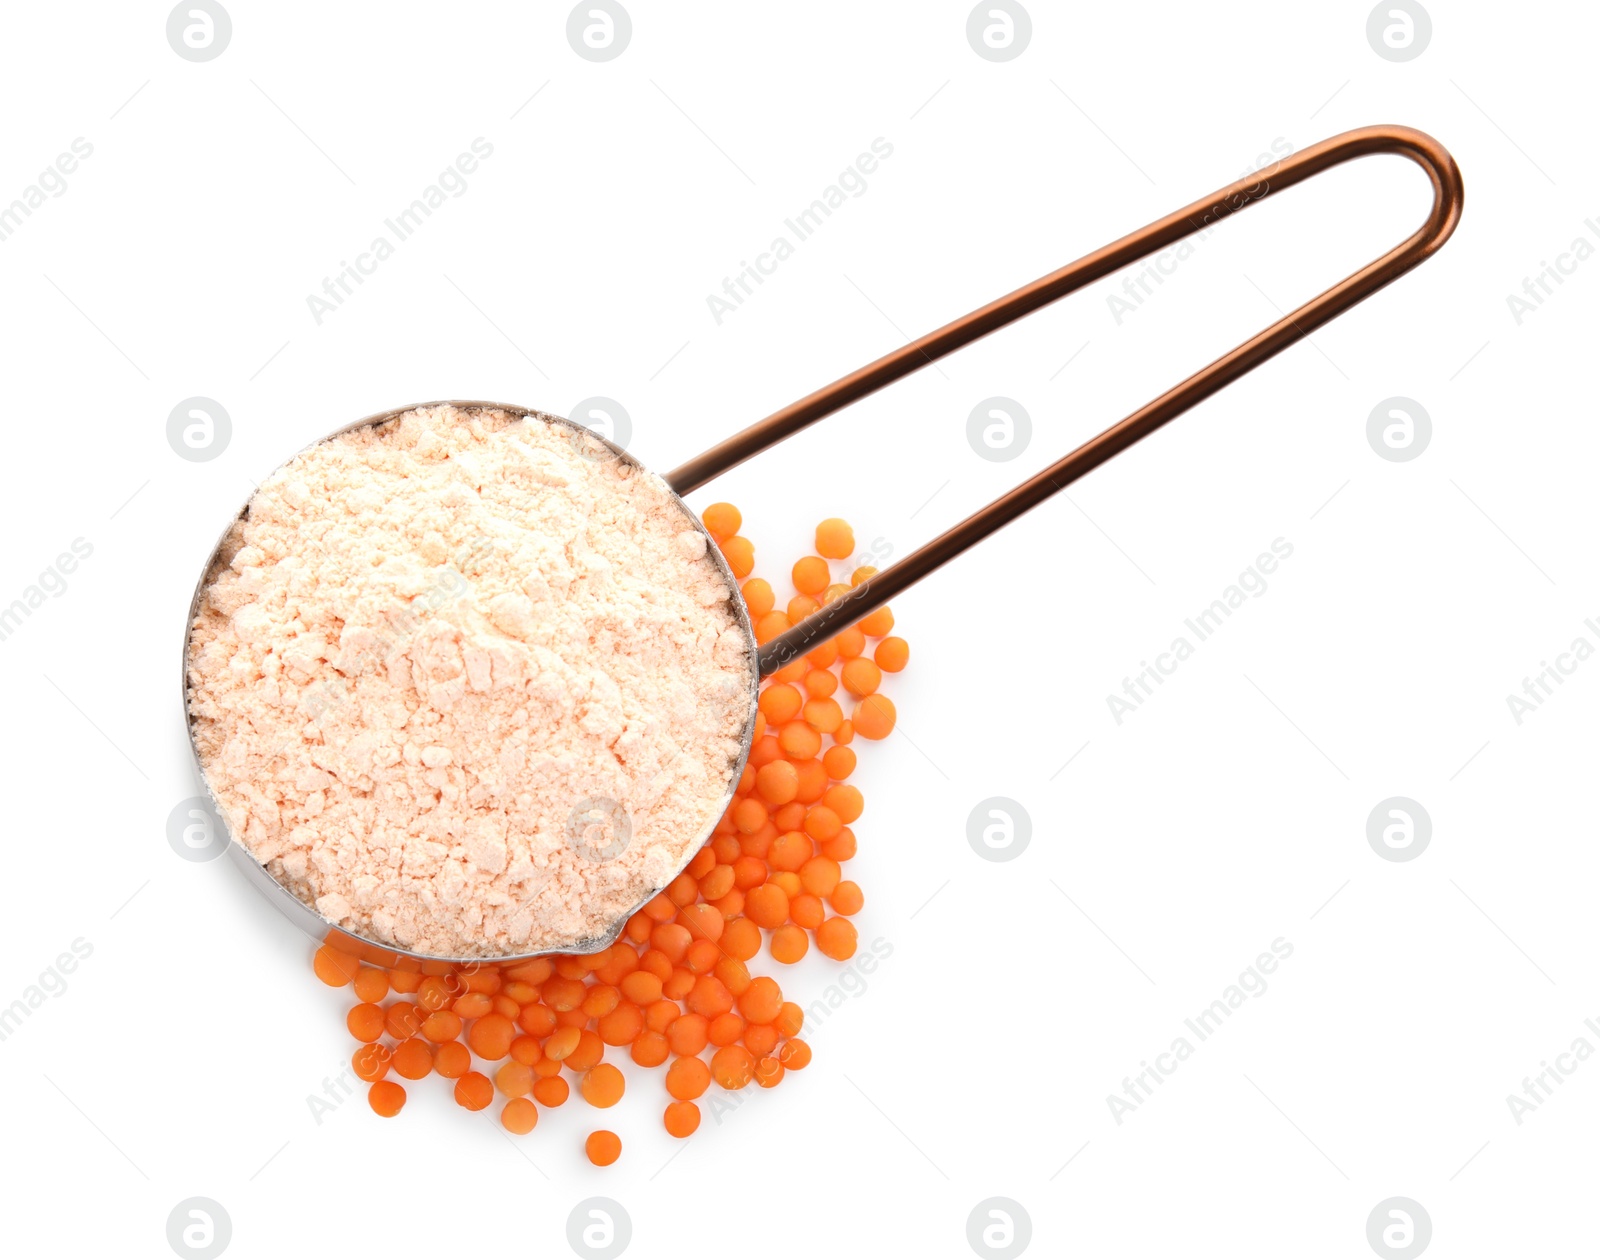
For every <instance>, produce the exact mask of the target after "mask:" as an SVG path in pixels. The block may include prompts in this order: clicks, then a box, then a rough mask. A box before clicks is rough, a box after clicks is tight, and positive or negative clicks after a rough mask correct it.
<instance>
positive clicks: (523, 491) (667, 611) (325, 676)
mask: <svg viewBox="0 0 1600 1260" xmlns="http://www.w3.org/2000/svg"><path fill="white" fill-rule="evenodd" d="M731 594H732V593H731V592H730V590H729V589H728V586H727V584H726V583H725V582H724V580H723V579H722V577H721V576H720V574H719V573H718V571H717V569H716V567H715V566H714V564H713V562H712V560H711V559H710V558H709V557H708V556H707V554H706V544H705V538H704V535H702V534H701V533H700V532H699V531H698V530H697V529H696V528H695V527H694V524H693V523H692V522H691V521H690V520H689V518H688V517H687V516H686V515H685V513H684V511H683V509H682V508H681V507H680V506H679V505H678V503H677V502H676V501H675V500H674V499H673V497H672V495H671V492H670V491H669V489H668V488H667V486H666V483H665V482H663V481H662V480H661V479H660V478H659V477H657V476H655V475H654V474H652V473H648V472H644V471H641V470H639V469H637V468H635V467H633V466H631V465H629V464H627V463H625V462H623V461H621V460H618V459H616V458H614V457H611V456H610V455H609V453H608V452H606V451H605V450H604V448H601V447H599V446H598V445H597V444H594V443H591V442H589V441H587V440H586V439H585V438H583V437H581V436H575V435H574V434H573V432H572V431H571V430H569V429H567V428H566V427H565V426H559V425H554V424H551V423H549V422H546V421H542V420H539V419H537V418H533V417H529V418H518V417H515V416H512V415H508V414H506V413H504V412H499V411H488V410H471V411H467V410H457V409H456V408H453V407H435V408H426V409H420V410H417V411H412V412H408V413H406V414H405V415H404V416H402V417H400V418H398V419H396V420H393V421H390V422H388V423H386V424H384V425H382V426H379V427H376V428H363V429H358V430H355V431H353V432H351V433H348V434H344V435H341V436H339V437H336V438H332V439H330V440H328V441H326V442H323V443H321V444H319V445H318V446H315V447H313V448H311V449H310V450H308V451H306V452H304V453H302V454H300V455H298V456H296V457H295V458H294V459H292V460H290V461H289V463H288V464H286V465H284V467H283V468H281V469H279V470H278V472H276V473H275V474H273V476H272V477H270V478H269V479H268V480H267V482H266V483H265V484H264V485H262V487H261V489H260V490H259V491H258V492H257V494H256V495H255V497H254V498H253V499H252V500H251V502H250V505H249V509H248V512H247V513H246V515H245V516H244V518H242V519H241V520H240V521H239V522H238V523H237V524H236V525H235V526H234V528H233V530H232V531H231V533H230V534H229V536H228V539H227V541H226V543H225V544H224V546H223V548H222V551H221V553H220V555H219V558H218V563H217V565H216V567H215V569H214V570H213V572H212V574H211V575H209V578H208V582H207V586H206V589H205V591H204V594H203V597H202V600H201V604H200V609H199V613H198V615H197V617H196V619H195V622H194V624H193V626H192V628H191V635H190V644H189V672H188V678H189V706H190V714H191V718H192V721H193V724H194V731H195V739H196V744H197V746H198V748H199V751H200V758H201V764H202V767H203V769H204V771H205V774H206V778H207V782H208V783H209V785H210V787H211V789H212V791H213V792H214V793H215V795H216V796H217V799H218V800H219V802H220V803H221V805H222V808H223V811H224V813H225V814H226V816H227V819H228V822H229V824H230V825H231V827H232V829H233V832H234V834H235V835H236V836H238V837H239V838H240V839H241V840H242V841H243V843H244V844H245V845H246V847H247V848H248V849H249V850H250V852H251V853H252V854H253V855H254V856H255V858H256V859H257V860H258V861H260V862H262V863H263V864H265V865H266V866H267V868H268V869H269V870H270V871H271V873H272V874H273V875H274V876H275V877H276V878H277V879H278V880H279V881H280V882H282V883H283V884H285V885H286V886H287V887H289V888H290V889H291V890H292V891H293V892H294V893H295V894H296V895H297V896H299V897H300V898H301V899H302V900H304V901H306V902H307V903H309V904H311V905H314V906H315V907H316V909H317V910H318V911H319V912H320V913H322V914H323V915H324V916H325V917H326V918H328V919H330V920H332V921H333V922H335V923H337V924H339V925H341V926H343V927H346V928H348V929H350V930H352V931H355V932H358V933H360V934H362V935H365V936H370V937H373V938H375V939H378V940H381V941H385V942H388V943H392V944H395V945H399V946H402V947H404V948H407V949H411V950H415V951H417V952H421V953H427V954H440V955H449V956H456V957H467V956H473V957H490V956H497V955H506V954H515V953H524V952H529V951H532V950H537V949H544V948H556V947H562V946H567V945H570V944H572V943H573V942H575V941H578V940H581V939H583V938H585V937H589V936H593V935H596V934H599V933H601V932H604V931H606V930H607V929H609V928H611V927H612V926H614V925H615V923H616V922H617V921H618V920H619V919H621V918H625V917H626V916H627V914H628V912H630V911H631V910H632V909H634V908H635V907H636V906H637V905H638V904H639V903H640V902H642V901H643V900H644V899H645V898H646V897H647V896H649V894H650V893H651V892H652V891H654V890H655V889H657V888H660V887H661V886H663V885H664V884H665V883H666V881H667V879H668V878H669V877H670V876H671V874H672V873H673V872H674V871H675V870H676V869H677V868H678V867H679V866H680V865H681V863H682V861H683V860H684V859H685V858H686V857H687V855H688V853H689V851H690V850H691V849H692V848H695V847H697V846H698V844H699V842H701V841H702V840H703V839H704V837H705V835H706V833H707V832H708V831H709V829H710V827H711V825H712V823H713V822H714V821H715V819H716V817H717V815H718V813H719V812H720V806H721V804H722V802H723V800H724V798H725V796H726V793H727V791H728V788H729V781H730V778H731V776H732V769H733V765H734V763H735V762H736V761H737V759H738V755H739V750H740V748H741V745H742V740H743V737H744V734H745V724H746V721H747V718H748V716H749V711H750V700H751V688H752V685H753V683H752V671H751V666H750V661H749V657H748V651H747V641H746V639H745V636H744V632H743V631H742V630H741V628H740V626H739V624H738V622H737V619H736V616H735V613H734V611H733V609H732V607H731V606H730V597H731Z"/></svg>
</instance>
